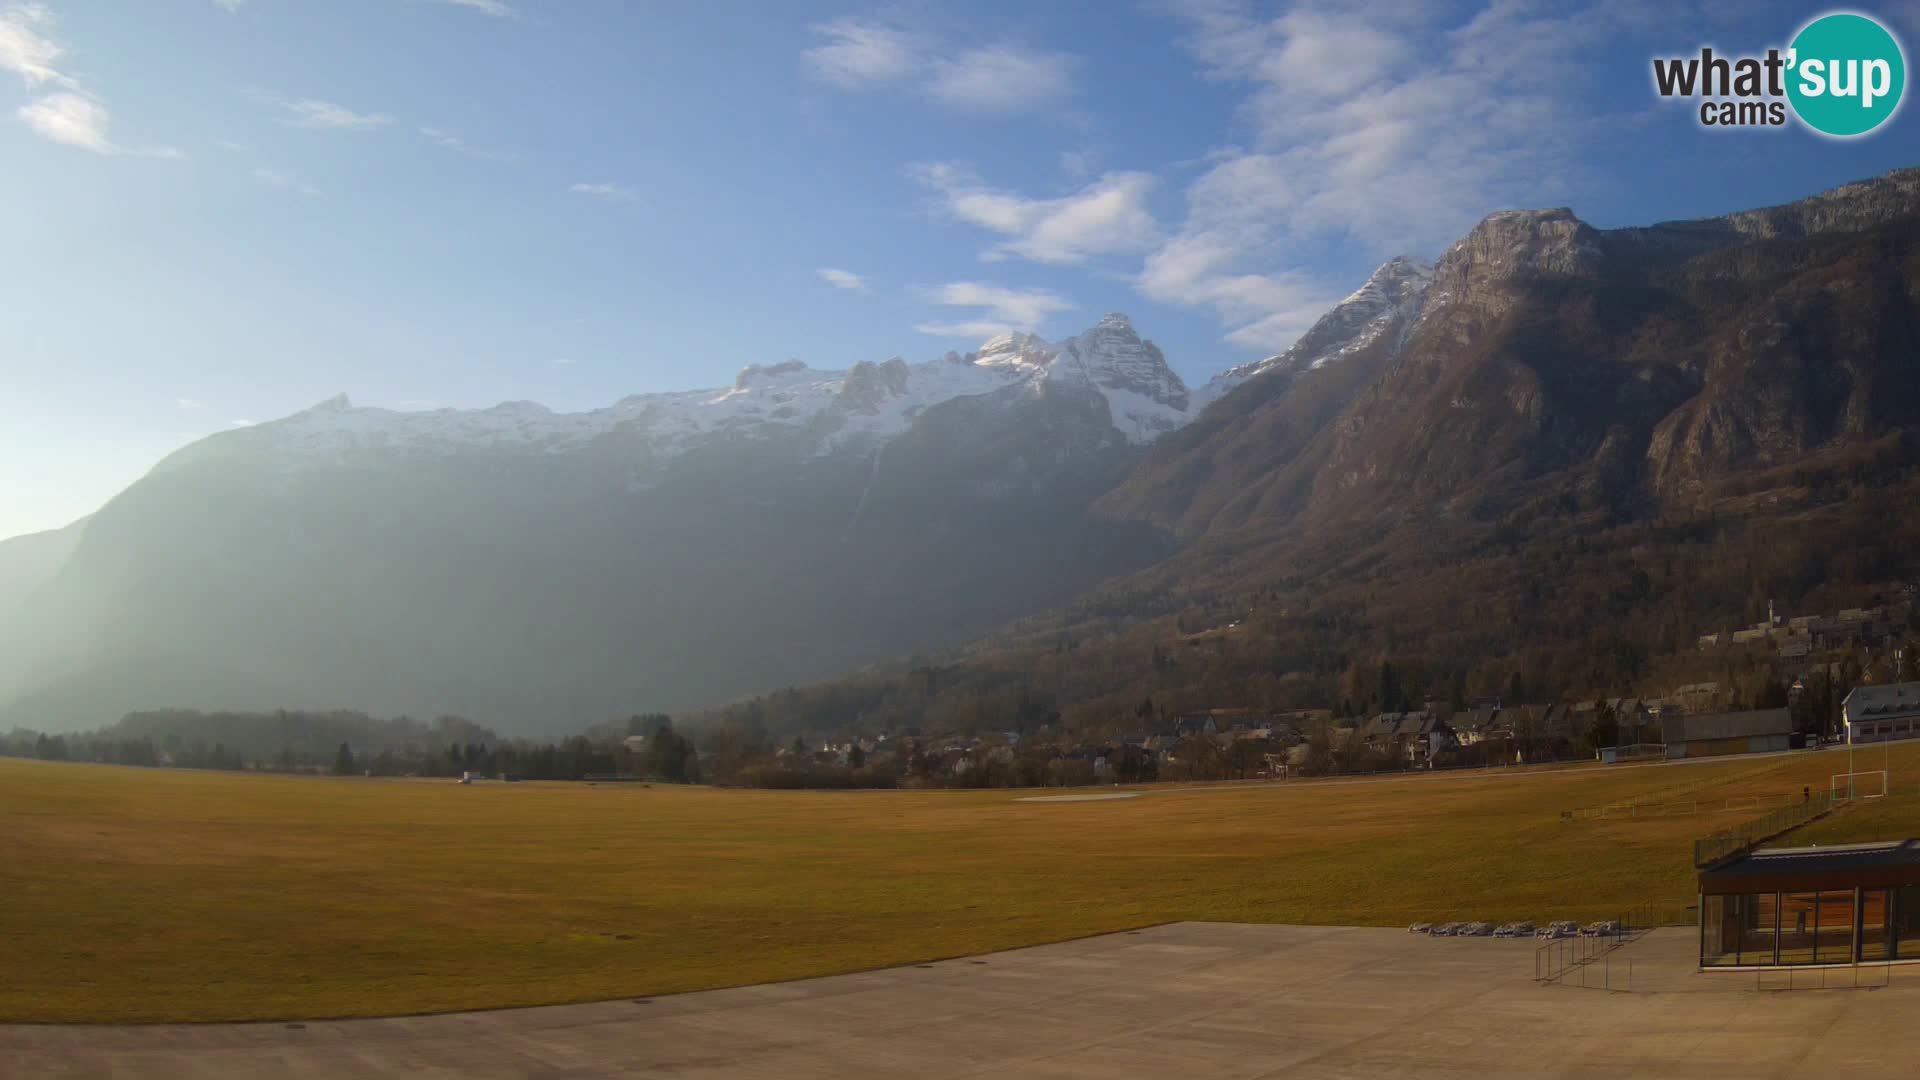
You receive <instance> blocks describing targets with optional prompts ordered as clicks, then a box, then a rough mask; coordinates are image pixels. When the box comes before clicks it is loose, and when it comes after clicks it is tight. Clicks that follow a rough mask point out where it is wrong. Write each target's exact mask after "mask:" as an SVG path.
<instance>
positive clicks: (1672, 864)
mask: <svg viewBox="0 0 1920 1080" xmlns="http://www.w3.org/2000/svg"><path fill="white" fill-rule="evenodd" d="M1891 754H1892V756H1891V766H1892V775H1893V785H1894V796H1893V797H1892V798H1889V799H1887V800H1885V801H1884V802H1882V803H1880V804H1878V805H1876V806H1873V807H1862V808H1861V809H1859V810H1858V811H1854V812H1850V813H1848V814H1843V815H1840V816H1838V817H1835V818H1832V819H1829V820H1828V821H1825V822H1820V823H1817V824H1816V825H1815V826H1814V828H1817V829H1820V830H1821V833H1820V839H1822V840H1823V842H1832V841H1838V840H1842V839H1860V838H1868V837H1869V836H1870V835H1896V836H1905V835H1915V834H1920V795H1917V794H1916V793H1920V746H1909V747H1896V748H1895V749H1894V750H1893V751H1892V752H1891ZM1844 761H1845V758H1844V753H1843V752H1835V751H1820V752H1813V753H1801V754H1788V755H1780V756H1773V757H1766V758H1729V759H1724V760H1721V761H1715V762H1711V763H1703V764H1699V765H1689V766H1686V767H1683V768H1665V767H1651V768H1617V769H1605V768H1599V767H1583V768H1575V769H1564V770H1554V771H1545V772H1521V771H1511V772H1505V773H1501V772H1495V773H1492V774H1472V775H1456V776H1420V777H1404V778H1403V777H1388V778H1379V779H1372V780H1365V781H1325V782H1322V781H1298V780H1294V781H1284V782H1277V783H1256V784H1244V785H1231V786H1221V787H1186V788H1164V787H1155V788H1148V789H1135V790H1138V791H1141V792H1142V794H1141V795H1140V797H1138V798H1131V799H1119V800H1101V801H1084V802H1070V803H1041V802H1023V801H1019V800H1021V799H1022V798H1024V797H1026V796H1028V795H1031V794H1035V793H1032V792H1017V791H1015V792H1009V791H979V792H951V791H935V792H885V791H874V792H766V791H737V790H715V789H708V788H686V787H664V786H655V787H651V788H647V787H641V786H639V785H633V784H621V785H602V786H592V785H585V784H534V783H526V784H510V785H509V784H479V785H475V786H472V787H463V786H460V785H457V784H453V783H449V782H444V781H441V782H430V781H408V780H367V779H356V778H341V779H335V778H319V777H287V776H272V775H253V774H232V773H213V772H195V771H187V770H169V769H136V768H116V767H109V766H91V765H63V764H50V763H41V762H32V761H19V760H10V759H0V956H4V957H6V962H5V963H4V964H0V1022H7V1021H13V1022H22V1021H31V1022H85V1023H160V1022H210V1021H237V1020H272V1021H312V1020H316V1019H321V1018H342V1017H356V1016H359V1017H369V1016H387V1015H397V1014H422V1013H435V1012H457V1011H462V1010H474V1009H493V1008H504V1007H515V1006H539V1005H555V1004H563V1003H577V1002H591V1001H607V1000H615V999H628V998H633V997H639V996H651V995H660V994H673V993H681V992H686V991H701V990H712V989H716V988H722V987H729V986H746V985H750V984H758V983H770V982H776V981H779V980H793V979H806V978H813V977H819V976H826V975H834V974H839V973H845V972H853V971H863V970H872V969H878V968H886V967H893V966H897V965H903V964H916V963H923V962H929V961H935V960H939V959H941V958H950V957H960V956H971V955H978V954H982V953H990V952H996V951H1001V950H1007V949H1015V948H1021V947H1026V946H1034V945H1040V944H1044V943H1047V942H1062V941H1067V940H1070V939H1076V938H1086V937H1090V936H1093V935H1100V934H1110V933H1114V932H1117V931H1126V930H1131V929H1136V928H1139V927H1143V926H1151V925H1158V924H1164V923H1171V922H1181V921H1206V922H1232V923H1285V924H1312V925H1343V924H1345V925H1351V924H1359V925H1370V926H1383V927H1404V926H1405V925H1406V924H1407V923H1409V922H1412V921H1415V920H1421V919H1435V920H1443V919H1486V920H1491V921H1495V922H1500V921H1506V920H1515V919H1533V920H1536V921H1538V920H1546V919H1553V918H1569V919H1578V920H1581V921H1583V922H1584V921H1588V920H1592V919H1601V918H1611V917H1618V916H1620V915H1622V914H1623V913H1626V912H1627V911H1629V910H1630V909H1632V908H1634V907H1635V906H1637V905H1642V904H1656V905H1661V906H1665V907H1669V908H1684V907H1685V906H1686V905H1687V904H1689V903H1691V902H1692V898H1693V893H1694V878H1693V867H1692V860H1691V841H1692V840H1693V838H1695V837H1696V836H1699V835H1702V834H1704V833H1707V832H1709V831H1711V830H1713V829H1716V828H1722V827H1726V826H1730V825H1733V824H1736V823H1738V822H1740V821H1743V820H1745V819H1747V818H1749V817H1753V816H1756V815H1755V813H1754V812H1753V811H1752V810H1751V809H1745V810H1730V811H1727V812H1723V813H1700V814H1697V815H1693V816H1657V817H1637V818H1636V817H1619V816H1614V817H1608V818H1605V819H1597V820H1584V819H1583V820H1578V821H1572V822H1568V821H1564V820H1562V816H1561V815H1562V811H1564V810H1570V809H1574V808H1577V807H1591V806H1596V805H1599V804H1603V803H1612V802H1617V801H1620V800H1634V801H1636V802H1639V803H1643V804H1648V805H1657V806H1660V807H1663V808H1665V809H1663V811H1662V813H1663V814H1664V813H1665V812H1666V810H1670V809H1672V808H1674V807H1683V808H1685V807H1692V806H1695V805H1698V806H1709V805H1712V804H1716V803H1724V802H1726V801H1728V800H1733V801H1734V802H1735V803H1736V805H1738V804H1739V803H1740V801H1741V800H1745V805H1747V806H1749V807H1751V806H1752V805H1755V804H1756V803H1757V801H1758V800H1762V799H1764V800H1776V801H1777V800H1783V799H1792V798H1798V797H1799V793H1800V792H1801V790H1802V788H1803V787H1809V788H1811V789H1813V790H1814V791H1824V790H1826V788H1827V787H1828V785H1829V778H1830V776H1831V774H1833V773H1834V772H1839V771H1846V765H1845V764H1844ZM1396 932H1398V931H1396ZM766 992H767V993H773V994H778V993H779V991H777V990H768V991H766Z"/></svg>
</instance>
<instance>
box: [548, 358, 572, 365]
mask: <svg viewBox="0 0 1920 1080" xmlns="http://www.w3.org/2000/svg"><path fill="white" fill-rule="evenodd" d="M547 363H548V364H551V365H552V366H554V367H572V366H573V365H574V364H575V363H576V361H575V360H574V358H573V357H571V356H556V357H554V358H553V359H551V360H549V361H547Z"/></svg>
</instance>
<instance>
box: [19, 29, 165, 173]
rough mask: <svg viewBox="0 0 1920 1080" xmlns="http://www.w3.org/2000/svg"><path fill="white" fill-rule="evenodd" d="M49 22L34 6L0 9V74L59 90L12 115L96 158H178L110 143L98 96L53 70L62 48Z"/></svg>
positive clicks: (108, 119) (107, 115)
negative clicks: (6, 73) (99, 155)
mask: <svg viewBox="0 0 1920 1080" xmlns="http://www.w3.org/2000/svg"><path fill="white" fill-rule="evenodd" d="M54 23H55V20H54V17H53V14H52V12H50V11H48V10H47V8H46V6H45V5H43V4H38V3H24V4H23V3H16V4H11V5H9V6H7V7H5V8H0V71H7V72H11V73H12V74H14V75H16V76H18V77H19V78H20V80H21V82H23V83H24V84H25V85H26V87H27V89H28V90H42V89H46V88H48V87H49V86H52V87H58V88H59V89H57V90H54V91H53V92H52V93H48V94H44V95H43V96H41V97H39V98H36V99H34V100H33V101H30V102H28V103H27V104H25V105H22V106H20V107H19V108H17V109H15V110H14V116H15V117H17V118H18V119H19V120H20V122H21V123H23V124H25V125H27V128H28V129H29V130H31V131H32V132H33V133H34V134H36V135H38V136H40V137H41V138H43V139H46V140H48V141H50V142H56V143H59V144H61V145H63V146H70V147H73V148H75V149H78V150H86V151H89V152H91V153H95V154H101V155H107V156H112V155H126V156H130V157H150V158H165V159H178V158H183V157H185V156H186V155H185V154H184V153H182V152H181V151H180V150H178V149H176V148H174V147H171V146H154V147H130V146H123V145H121V144H119V143H117V142H115V141H114V140H113V137H112V135H111V134H110V131H109V129H110V128H111V127H112V124H113V114H112V112H111V111H110V110H109V109H108V108H107V104H106V102H105V101H103V100H102V99H101V98H100V97H99V96H98V95H97V94H94V93H93V92H91V91H89V90H88V89H87V88H86V87H85V86H83V85H81V82H80V80H79V79H77V78H75V77H74V76H72V75H69V74H67V73H66V72H63V71H61V70H60V69H59V68H58V67H56V66H55V65H56V64H58V63H59V62H60V58H61V57H63V56H65V55H66V52H67V49H66V46H65V45H63V44H61V43H60V42H59V41H56V40H55V39H54V38H53V37H52V33H53V30H54Z"/></svg>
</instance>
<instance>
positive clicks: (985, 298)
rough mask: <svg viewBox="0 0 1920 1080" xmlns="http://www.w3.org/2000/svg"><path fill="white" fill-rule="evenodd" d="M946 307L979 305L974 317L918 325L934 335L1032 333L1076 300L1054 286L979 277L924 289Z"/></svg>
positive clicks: (936, 302)
mask: <svg viewBox="0 0 1920 1080" xmlns="http://www.w3.org/2000/svg"><path fill="white" fill-rule="evenodd" d="M924 295H925V297H926V299H927V300H929V301H931V302H932V303H935V304H940V305H942V306H945V307H962V308H978V309H979V310H978V311H977V312H976V313H975V314H974V315H973V316H972V317H970V318H966V319H961V320H955V321H947V322H941V321H934V322H923V323H921V324H919V325H918V326H915V327H914V329H915V330H917V331H919V332H920V333H922V334H929V335H932V336H934V337H964V338H983V337H992V336H994V335H996V334H1006V333H1012V332H1016V331H1017V332H1024V333H1032V332H1034V331H1036V330H1038V329H1039V328H1040V326H1041V324H1043V323H1045V322H1046V320H1047V316H1049V315H1054V314H1057V313H1059V312H1062V311H1072V310H1073V302H1072V301H1070V300H1068V299H1066V298H1065V297H1063V296H1061V295H1060V294H1058V293H1056V292H1054V291H1052V290H1051V289H1010V288H1007V287H1005V286H1001V285H992V284H987V283H984V282H978V281H955V282H951V283H949V284H946V285H941V286H937V287H935V288H932V289H927V290H925V291H924Z"/></svg>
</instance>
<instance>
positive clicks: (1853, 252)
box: [1100, 170, 1920, 535]
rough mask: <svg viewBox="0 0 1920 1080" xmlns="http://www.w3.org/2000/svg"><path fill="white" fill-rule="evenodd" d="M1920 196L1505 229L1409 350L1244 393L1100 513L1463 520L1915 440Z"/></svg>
mask: <svg viewBox="0 0 1920 1080" xmlns="http://www.w3.org/2000/svg"><path fill="white" fill-rule="evenodd" d="M1916 192H1920V170H1904V171H1902V172H1898V173H1894V174H1890V175H1889V176H1886V177H1882V178H1879V179H1876V180H1872V181H1867V182H1864V183H1860V184H1850V185H1847V186H1846V187H1843V188H1839V189H1836V190H1834V191H1831V192H1827V193H1825V194H1822V195H1820V196H1816V197H1814V198H1812V199H1808V200H1804V201H1803V202H1799V203H1794V204H1790V205H1788V206H1783V207H1774V208H1769V209H1764V210H1756V211H1750V212H1745V213H1741V214H1734V215H1731V216H1729V217H1725V218H1717V219H1712V220H1708V221H1702V222H1682V223H1669V224H1665V225H1659V226H1652V227H1649V228H1642V229H1623V230H1616V231H1601V230H1596V229H1594V228H1593V227H1591V226H1589V225H1587V224H1586V223H1584V222H1581V221H1580V220H1579V219H1578V218H1576V217H1575V216H1574V215H1573V214H1572V213H1571V212H1570V211H1568V210H1564V209H1555V210H1541V211H1511V212H1503V213H1498V214H1493V215H1490V216H1489V217H1488V218H1487V219H1486V220H1484V221H1483V222H1481V223H1480V224H1479V225H1478V226H1476V227H1475V228H1474V229H1473V230H1472V231H1471V232H1470V233H1468V234H1467V236H1465V237H1463V238H1462V239H1461V240H1460V241H1459V242H1458V243H1456V244H1455V245H1453V246H1452V247H1451V248H1449V249H1448V251H1447V252H1446V253H1445V254H1444V255H1443V256H1442V258H1441V259H1440V261H1439V263H1438V264H1437V265H1436V266H1435V267H1434V269H1433V272H1432V277H1431V284H1429V285H1427V286H1426V288H1425V290H1424V295H1423V297H1422V299H1421V302H1420V306H1419V310H1418V313H1417V317H1416V318H1414V319H1413V320H1412V321H1411V324H1410V325H1409V326H1408V327H1407V328H1406V330H1405V333H1404V335H1403V340H1402V341H1400V342H1399V343H1398V344H1396V345H1394V346H1393V347H1390V348H1388V347H1381V346H1378V345H1375V346H1372V347H1369V348H1367V349H1362V350H1360V351H1358V352H1356V353H1355V354H1354V356H1353V359H1352V360H1351V361H1348V362H1344V363H1343V364H1341V365H1339V366H1337V367H1335V368H1332V369H1330V372H1331V374H1330V375H1329V376H1328V377H1324V378H1309V377H1299V376H1295V377H1292V378H1268V379H1264V380H1262V379H1256V380H1253V381H1251V382H1249V383H1248V384H1247V385H1246V386H1243V387H1240V388H1239V389H1238V390H1236V391H1235V392H1233V393H1231V394H1228V395H1226V396H1224V397H1223V398H1222V399H1221V401H1220V402H1219V404H1218V405H1217V406H1216V407H1215V409H1214V410H1213V411H1212V412H1211V413H1209V415H1208V416H1206V417H1203V418H1202V420H1201V421H1200V422H1199V423H1196V424H1194V425H1192V426H1191V427H1189V428H1187V429H1186V430H1184V431H1182V432H1180V433H1179V434H1177V435H1176V436H1174V437H1172V438H1169V439H1167V440H1165V441H1163V442H1162V443H1161V444H1159V445H1157V446H1156V447H1155V448H1154V449H1153V451H1152V452H1151V453H1149V455H1148V456H1147V458H1146V459H1145V460H1144V461H1143V462H1142V464H1141V465H1140V467H1139V468H1138V469H1137V470H1136V472H1135V474H1134V475H1133V476H1132V477H1130V478H1129V479H1128V480H1127V481H1126V482H1125V483H1124V484H1122V485H1121V487H1120V488H1119V489H1118V490H1117V491H1116V492H1114V493H1111V494H1109V495H1108V496H1107V497H1106V498H1105V499H1103V500H1102V501H1101V503H1100V506H1101V509H1102V510H1104V511H1106V512H1109V513H1113V514H1115V515H1116V516H1120V517H1124V518H1132V519H1138V520H1145V521H1151V522H1154V523H1157V524H1161V525H1164V526H1168V527H1171V528H1174V529H1176V530H1178V531H1180V532H1181V533H1182V534H1184V535H1198V534H1201V533H1206V532H1210V531H1219V530H1223V529H1242V528H1249V527H1254V528H1271V527H1285V528H1290V529H1305V530H1307V531H1308V532H1309V533H1313V532H1315V531H1316V530H1318V531H1321V532H1324V531H1326V530H1336V531H1337V530H1344V529H1348V528H1352V527H1355V526H1362V527H1365V528H1368V529H1373V530H1378V529H1383V528H1388V529H1390V528H1396V527H1399V526H1401V525H1412V524H1419V525H1421V526H1423V527H1431V526H1433V525H1435V524H1440V523H1445V522H1450V521H1451V522H1456V523H1460V524H1470V523H1471V522H1474V521H1490V520H1494V519H1496V518H1498V517H1500V516H1501V515H1503V514H1506V513H1508V512H1511V511H1512V510H1514V509H1515V508H1517V507H1519V506H1522V505H1525V504H1527V503H1528V502H1529V501H1530V500H1536V499H1539V498H1543V497H1548V496H1553V495H1554V493H1556V492H1569V493H1572V494H1574V495H1576V496H1577V497H1578V498H1579V499H1580V500H1582V503H1583V505H1588V506H1607V507H1612V508H1613V509H1614V510H1615V511H1616V512H1620V513H1635V512H1644V511H1646V510H1647V509H1648V508H1650V507H1655V506H1658V505H1660V504H1661V503H1662V502H1663V501H1669V500H1674V499H1683V498H1687V497H1691V496H1692V495H1696V494H1698V493H1700V492H1702V491H1705V490H1707V489H1709V488H1711V487H1712V486H1713V485H1714V484H1716V483H1718V482H1720V481H1722V480H1726V479H1729V478H1732V477H1736V476H1738V475H1741V474H1744V473H1749V472H1753V471H1756V470H1764V469H1766V468H1769V467H1774V466H1779V465H1783V464H1787V463H1792V462H1801V461H1809V460H1815V459H1818V458H1819V457H1820V456H1821V455H1823V454H1831V453H1844V452H1846V448H1847V447H1850V446H1858V445H1860V444H1862V443H1865V442H1868V441H1872V440H1875V439H1879V438H1884V437H1886V436H1888V435H1889V434H1891V433H1894V432H1897V431H1900V430H1903V429H1909V428H1911V427H1913V426H1914V425H1915V424H1916V423H1920V414H1916V409H1920V382H1916V363H1917V361H1916V356H1920V347H1917V346H1920V335H1917V333H1916V325H1917V319H1916V310H1920V284H1917V283H1916V279H1917V277H1920V270H1917V269H1916V268H1917V267H1920V240H1917V239H1916V237H1917V236H1920V200H1916V199H1915V197H1914V196H1915V194H1916ZM1318 330H1319V328H1316V332H1317V331H1318ZM1310 336H1311V335H1310ZM1303 340H1304V339H1303ZM1315 374H1319V373H1315Z"/></svg>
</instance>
